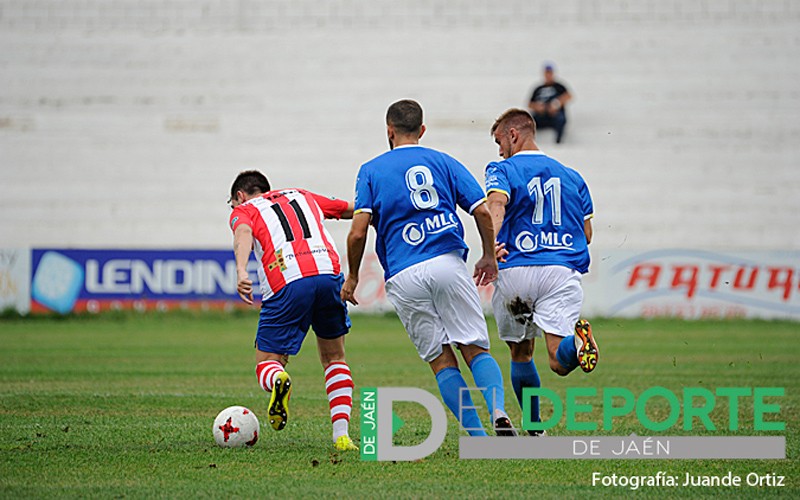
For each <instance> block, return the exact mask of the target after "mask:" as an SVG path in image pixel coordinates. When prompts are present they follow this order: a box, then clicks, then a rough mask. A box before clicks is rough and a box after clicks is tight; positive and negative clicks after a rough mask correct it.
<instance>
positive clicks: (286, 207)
mask: <svg viewBox="0 0 800 500" xmlns="http://www.w3.org/2000/svg"><path fill="white" fill-rule="evenodd" d="M230 195H231V196H230V205H231V208H232V209H233V212H232V213H231V217H230V226H231V229H232V230H233V251H234V254H235V256H236V273H237V279H238V282H237V291H238V293H239V296H240V297H241V298H242V300H243V301H244V302H246V303H247V304H253V282H252V280H251V279H250V277H249V275H248V272H247V263H248V260H249V258H250V252H251V251H252V252H255V255H256V260H257V261H258V263H259V265H258V276H259V281H260V284H261V300H262V302H261V315H260V319H259V323H258V331H257V333H256V342H255V344H256V376H257V377H258V383H259V385H260V386H261V388H263V389H264V390H265V391H267V392H268V393H269V394H270V402H269V408H268V420H269V422H270V424H271V425H272V427H273V428H274V429H275V430H282V429H283V428H284V427H285V426H286V422H287V420H288V417H289V409H288V402H289V397H290V396H291V392H292V380H291V377H290V376H289V373H288V372H287V371H286V369H285V367H286V364H287V363H288V361H289V356H293V355H295V354H297V353H298V352H299V351H300V346H301V345H302V343H303V340H304V339H305V336H306V333H308V328H309V327H311V328H313V329H314V333H315V334H316V337H317V347H318V350H319V356H320V361H321V362H322V366H323V368H324V376H325V391H326V393H327V395H328V405H329V407H330V411H331V422H332V425H333V442H334V447H335V448H336V449H337V450H342V451H344V450H358V447H357V446H356V445H355V444H354V443H353V441H352V440H351V439H350V436H349V434H348V426H349V422H350V412H351V410H352V407H353V378H352V375H351V373H350V368H349V367H348V366H347V362H346V361H345V355H344V336H345V334H346V333H347V332H348V331H349V330H350V318H349V317H348V315H347V306H346V305H345V303H344V301H342V299H341V298H340V295H339V294H340V291H341V288H342V283H343V282H344V277H343V276H342V273H341V265H340V260H341V259H340V257H339V253H338V252H337V251H336V246H335V245H334V243H333V238H331V235H330V234H329V233H328V231H327V230H326V229H325V226H324V225H323V221H324V219H351V218H352V217H353V204H352V202H347V201H343V200H335V199H332V198H328V197H325V196H320V195H318V194H315V193H312V192H310V191H306V190H304V189H279V190H271V189H270V185H269V181H268V180H267V178H266V176H264V174H262V173H261V172H258V171H256V170H249V171H245V172H242V173H240V174H239V175H238V176H237V177H236V179H235V180H234V182H233V185H232V186H231V193H230Z"/></svg>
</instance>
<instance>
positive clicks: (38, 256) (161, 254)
mask: <svg viewBox="0 0 800 500" xmlns="http://www.w3.org/2000/svg"><path fill="white" fill-rule="evenodd" d="M255 266H256V262H255V260H251V262H250V265H249V267H248V270H249V272H250V277H251V279H252V280H253V283H254V286H255V287H256V289H257V287H258V276H257V275H256V272H255ZM238 300H239V299H238V295H237V293H236V263H235V260H234V256H233V252H232V251H231V250H86V249H80V250H79V249H33V250H32V255H31V311H33V312H42V311H55V312H58V313H61V314H66V313H69V312H79V311H90V312H97V311H100V310H106V309H129V308H134V309H171V308H175V307H189V308H195V307H202V308H205V307H212V308H217V307H232V306H233V305H234V304H236V303H237V301H238Z"/></svg>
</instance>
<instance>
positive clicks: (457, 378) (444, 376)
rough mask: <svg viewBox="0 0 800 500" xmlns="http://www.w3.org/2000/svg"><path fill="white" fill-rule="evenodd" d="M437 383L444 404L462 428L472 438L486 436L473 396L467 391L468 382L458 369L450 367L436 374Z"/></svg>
mask: <svg viewBox="0 0 800 500" xmlns="http://www.w3.org/2000/svg"><path fill="white" fill-rule="evenodd" d="M436 383H437V384H438V385H439V392H440V393H441V394H442V399H443V400H444V404H446V405H447V407H448V408H450V411H451V412H453V415H455V416H456V419H457V420H458V421H459V423H460V424H461V427H463V428H464V429H466V431H467V432H468V433H469V435H470V436H486V435H487V434H486V431H485V430H484V429H483V424H481V419H480V418H479V417H478V412H477V411H476V410H475V405H473V404H472V396H470V394H469V390H467V382H466V381H465V380H464V377H463V376H462V375H461V372H460V371H459V370H458V368H455V367H448V368H444V369H443V370H440V371H439V373H437V374H436Z"/></svg>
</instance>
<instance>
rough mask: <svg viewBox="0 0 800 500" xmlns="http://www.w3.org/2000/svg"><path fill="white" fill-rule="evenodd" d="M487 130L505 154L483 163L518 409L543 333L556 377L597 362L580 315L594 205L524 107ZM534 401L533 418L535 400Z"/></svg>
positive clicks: (502, 325) (501, 322) (499, 314)
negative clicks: (545, 147)
mask: <svg viewBox="0 0 800 500" xmlns="http://www.w3.org/2000/svg"><path fill="white" fill-rule="evenodd" d="M491 133H492V136H493V137H494V140H495V142H496V143H497V145H498V147H499V149H500V151H499V153H500V156H501V157H502V158H504V160H503V161H500V162H493V163H490V164H489V165H488V166H487V167H486V191H487V193H488V205H489V211H490V212H491V214H492V220H493V222H494V229H495V231H496V233H497V242H498V245H497V255H498V259H499V260H500V264H499V267H500V271H499V274H498V278H497V282H496V283H495V290H494V294H493V296H492V309H494V315H495V319H496V321H497V329H498V333H499V335H500V339H501V340H503V341H505V342H506V343H507V344H508V346H509V348H510V349H511V386H512V387H513V388H514V393H515V395H516V396H517V400H518V401H519V404H520V406H522V389H523V388H525V387H539V386H540V385H541V382H540V379H539V373H538V371H537V370H536V365H535V364H534V363H533V347H534V338H536V337H542V333H544V340H545V344H546V346H547V352H548V354H549V357H550V369H552V370H553V371H554V372H556V373H557V374H559V375H562V376H564V375H567V374H569V373H570V372H571V371H572V370H574V369H575V368H577V367H578V366H580V367H581V369H583V371H584V372H587V373H588V372H591V371H592V370H594V368H595V366H596V365H597V354H598V352H597V343H596V342H595V340H594V337H593V336H592V328H591V326H590V325H589V322H588V321H586V320H580V319H579V318H580V312H581V305H582V304H583V290H582V288H581V275H582V274H583V273H586V272H587V271H588V270H589V249H588V244H589V243H590V242H591V240H592V221H591V219H592V216H593V215H594V209H593V205H592V198H591V196H590V195H589V188H588V187H587V186H586V182H584V180H583V178H582V177H581V176H580V174H579V173H578V172H576V171H575V170H572V169H571V168H568V167H565V166H564V165H562V164H561V163H559V162H558V161H556V160H554V159H553V158H550V157H549V156H547V155H545V154H544V153H542V152H541V151H540V150H539V148H538V147H537V146H536V142H535V136H536V125H535V124H534V122H533V119H531V115H530V114H529V113H528V112H527V111H525V110H522V109H510V110H508V111H506V112H505V113H503V114H502V115H501V116H500V117H499V118H498V119H497V120H496V121H495V123H494V125H493V126H492V130H491ZM532 403H533V405H532V408H531V410H532V411H531V413H532V418H533V419H534V420H537V419H538V415H539V401H538V398H533V401H532ZM532 434H533V432H532Z"/></svg>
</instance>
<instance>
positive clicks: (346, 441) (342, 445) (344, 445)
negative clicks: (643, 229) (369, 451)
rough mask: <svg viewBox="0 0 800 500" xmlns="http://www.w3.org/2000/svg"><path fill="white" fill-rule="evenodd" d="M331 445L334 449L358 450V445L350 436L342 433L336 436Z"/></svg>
mask: <svg viewBox="0 0 800 500" xmlns="http://www.w3.org/2000/svg"><path fill="white" fill-rule="evenodd" d="M333 447H334V448H335V449H336V451H358V446H356V444H355V443H354V442H353V440H352V439H350V436H348V435H346V434H345V435H344V436H339V437H338V438H336V441H335V442H334V443H333Z"/></svg>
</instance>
